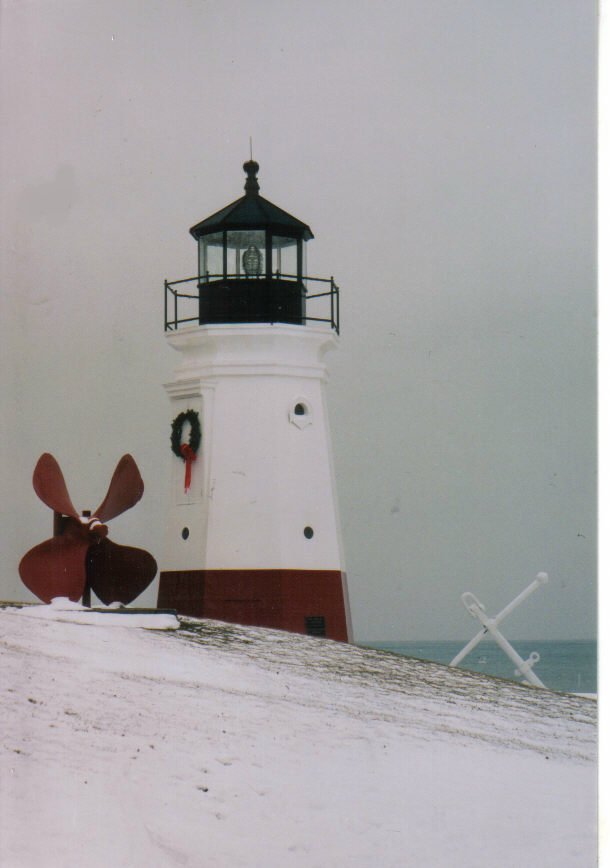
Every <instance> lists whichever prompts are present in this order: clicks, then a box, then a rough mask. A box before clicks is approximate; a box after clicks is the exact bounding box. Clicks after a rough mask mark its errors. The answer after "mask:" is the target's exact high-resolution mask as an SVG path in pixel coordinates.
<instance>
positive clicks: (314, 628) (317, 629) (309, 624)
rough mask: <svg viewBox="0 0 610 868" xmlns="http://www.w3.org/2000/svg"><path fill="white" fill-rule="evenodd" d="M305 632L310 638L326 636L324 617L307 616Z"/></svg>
mask: <svg viewBox="0 0 610 868" xmlns="http://www.w3.org/2000/svg"><path fill="white" fill-rule="evenodd" d="M305 632H306V633H307V635H308V636H326V619H325V617H324V615H306V616H305Z"/></svg>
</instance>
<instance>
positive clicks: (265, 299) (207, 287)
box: [164, 274, 339, 334]
mask: <svg viewBox="0 0 610 868" xmlns="http://www.w3.org/2000/svg"><path fill="white" fill-rule="evenodd" d="M310 282H312V283H317V284H327V286H328V289H324V288H322V291H320V292H310V291H309V287H308V286H307V284H309V283H310ZM189 284H191V286H189ZM244 322H246V323H255V322H259V323H260V322H265V323H290V324H296V325H306V323H308V322H316V323H325V324H327V325H329V326H330V327H331V328H332V329H334V330H335V331H336V332H337V334H339V287H338V286H337V284H336V283H335V281H334V278H332V277H306V278H304V279H303V280H302V281H299V280H297V279H296V278H295V276H294V275H289V274H274V275H273V276H272V277H271V278H268V277H266V276H260V277H245V276H244V275H243V274H242V275H239V274H229V275H227V276H226V277H225V276H224V275H222V274H206V275H205V277H186V278H183V279H181V280H166V281H165V320H164V324H165V331H176V330H177V329H179V328H180V327H181V326H185V325H193V324H195V323H196V324H198V325H211V324H218V323H244Z"/></svg>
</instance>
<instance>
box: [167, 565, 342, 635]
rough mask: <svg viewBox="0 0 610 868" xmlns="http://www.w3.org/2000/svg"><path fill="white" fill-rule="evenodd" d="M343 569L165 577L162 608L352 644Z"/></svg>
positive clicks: (197, 572)
mask: <svg viewBox="0 0 610 868" xmlns="http://www.w3.org/2000/svg"><path fill="white" fill-rule="evenodd" d="M344 579H345V577H344V576H343V574H342V573H341V572H340V571H339V570H179V571H172V572H162V573H161V575H160V579H159V597H158V601H157V605H158V607H159V608H173V609H176V610H177V611H178V613H179V614H181V615H191V616H193V617H195V618H213V619H215V620H218V621H229V622H230V623H232V624H243V625H247V626H253V627H271V628H275V629H277V630H288V631H290V632H292V633H306V634H309V635H314V636H326V637H327V638H328V639H336V640H338V641H340V642H348V641H349V627H348V623H347V617H346V611H347V600H346V598H345V595H344V585H345V581H344Z"/></svg>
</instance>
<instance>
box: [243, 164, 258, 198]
mask: <svg viewBox="0 0 610 868" xmlns="http://www.w3.org/2000/svg"><path fill="white" fill-rule="evenodd" d="M258 169H259V166H258V163H257V162H256V160H248V161H247V162H246V163H244V172H245V173H246V175H247V176H248V177H247V178H246V183H245V185H244V190H245V191H246V193H252V194H256V193H258V191H259V189H260V187H259V185H258V181H257V179H256V175H257V173H258Z"/></svg>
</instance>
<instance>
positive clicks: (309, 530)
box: [303, 525, 313, 539]
mask: <svg viewBox="0 0 610 868" xmlns="http://www.w3.org/2000/svg"><path fill="white" fill-rule="evenodd" d="M303 536H304V537H305V539H311V538H312V537H313V527H309V525H307V527H306V528H304V529H303Z"/></svg>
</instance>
